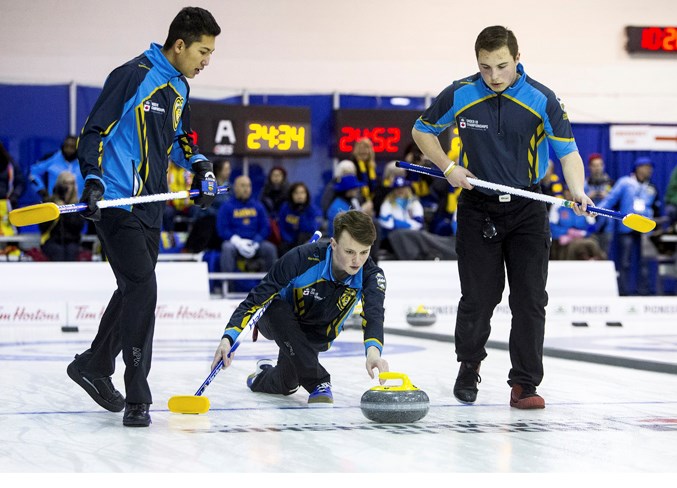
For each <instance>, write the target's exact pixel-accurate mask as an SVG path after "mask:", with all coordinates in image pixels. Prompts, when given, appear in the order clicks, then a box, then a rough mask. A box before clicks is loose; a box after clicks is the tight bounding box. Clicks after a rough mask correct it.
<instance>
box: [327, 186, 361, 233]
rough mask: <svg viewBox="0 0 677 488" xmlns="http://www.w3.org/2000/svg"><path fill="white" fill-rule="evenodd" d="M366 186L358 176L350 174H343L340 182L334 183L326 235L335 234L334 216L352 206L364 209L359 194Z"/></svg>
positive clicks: (356, 208) (328, 210)
mask: <svg viewBox="0 0 677 488" xmlns="http://www.w3.org/2000/svg"><path fill="white" fill-rule="evenodd" d="M364 186H365V183H363V182H362V181H360V180H359V179H358V178H357V176H355V175H353V174H348V175H345V176H342V177H341V179H340V180H338V182H336V183H335V184H334V200H333V201H332V202H331V205H329V208H328V209H327V232H326V235H325V237H333V236H334V225H333V222H334V218H335V217H336V216H337V215H338V214H339V213H340V212H346V211H348V210H350V209H351V208H352V209H353V210H362V205H361V204H360V201H359V198H358V196H359V195H360V190H361V189H362V187H364Z"/></svg>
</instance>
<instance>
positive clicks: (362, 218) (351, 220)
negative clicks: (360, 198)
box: [334, 210, 376, 246]
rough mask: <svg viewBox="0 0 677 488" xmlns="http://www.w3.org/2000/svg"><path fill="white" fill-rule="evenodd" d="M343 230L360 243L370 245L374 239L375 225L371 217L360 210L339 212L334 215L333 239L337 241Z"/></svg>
mask: <svg viewBox="0 0 677 488" xmlns="http://www.w3.org/2000/svg"><path fill="white" fill-rule="evenodd" d="M343 231H346V232H347V233H348V234H350V235H351V236H352V237H353V239H355V240H356V241H357V242H359V243H360V244H363V245H365V246H372V245H373V244H374V241H376V227H375V226H374V222H373V221H372V219H371V217H369V215H367V214H366V213H364V212H362V211H360V210H348V211H347V212H339V214H338V215H337V216H336V217H334V239H336V240H337V241H338V239H339V238H340V237H341V234H342V233H343Z"/></svg>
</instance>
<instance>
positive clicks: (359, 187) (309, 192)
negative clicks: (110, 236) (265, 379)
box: [0, 136, 677, 295]
mask: <svg viewBox="0 0 677 488" xmlns="http://www.w3.org/2000/svg"><path fill="white" fill-rule="evenodd" d="M75 144H76V138H75V137H73V136H68V137H67V138H66V139H65V140H64V142H63V144H62V146H61V148H60V150H58V151H56V152H55V153H53V154H51V155H48V156H46V157H45V158H43V159H42V160H40V161H38V162H36V163H35V164H34V165H33V166H32V167H31V168H30V173H29V175H28V177H27V178H26V179H27V181H24V178H22V175H21V171H17V165H16V163H15V162H14V161H13V160H12V158H11V156H10V155H9V154H8V152H7V151H6V150H5V148H4V147H2V146H1V145H0V235H2V236H4V237H5V238H4V242H3V243H2V246H0V247H2V250H1V251H0V252H2V253H3V254H5V255H6V256H7V255H10V253H15V254H16V253H18V252H19V250H18V248H17V247H16V246H11V245H10V244H11V243H9V242H8V240H7V237H8V236H11V235H13V234H15V233H16V229H13V228H12V226H11V225H10V224H9V222H8V220H7V214H8V213H9V211H11V210H12V208H16V206H17V199H18V197H19V196H20V195H21V192H22V191H23V188H24V187H25V185H32V187H33V189H34V190H35V191H36V193H37V194H38V195H39V196H40V198H41V199H42V200H43V201H45V202H47V201H53V202H55V203H57V204H65V203H75V202H77V201H78V199H79V195H80V193H81V191H82V186H81V185H82V177H81V176H80V172H79V171H78V166H77V160H76V159H75V158H74V154H75V153H74V151H75ZM455 150H456V151H457V150H458V148H456V149H454V146H453V145H452V149H451V151H450V157H453V156H454V154H453V152H454V151H455ZM404 159H405V160H406V161H408V162H412V163H416V164H423V165H430V163H428V162H427V161H426V160H425V159H424V158H423V156H422V154H421V152H420V151H419V150H418V148H417V147H416V146H415V145H412V146H411V147H410V148H409V150H408V151H407V154H406V156H405V158H404ZM553 167H554V165H552V162H549V171H548V172H547V173H546V177H545V178H543V180H542V181H541V190H542V191H543V193H545V194H548V195H552V196H555V197H559V198H564V199H569V198H570V197H569V196H568V189H567V188H566V187H565V186H564V184H563V182H562V180H561V179H560V177H559V176H558V175H557V174H556V173H555V172H554V171H553V170H552V168H553ZM232 171H233V168H232V166H231V162H230V161H229V160H228V159H224V158H217V159H215V160H214V172H215V174H216V177H217V180H218V183H219V185H220V186H229V187H230V191H229V192H228V193H224V194H221V195H219V197H217V201H216V202H215V203H214V204H213V205H212V206H211V207H210V208H209V209H207V210H201V209H200V208H199V207H197V206H195V205H193V202H192V201H191V200H190V199H185V200H181V201H179V200H176V201H170V202H167V204H166V207H165V211H164V219H163V240H162V244H161V245H162V247H163V248H164V249H161V251H165V252H181V253H193V254H198V253H207V254H208V255H209V259H205V260H207V261H208V263H209V266H210V270H211V271H222V272H236V271H254V272H266V271H267V270H268V269H270V267H271V266H272V264H273V262H274V261H275V260H276V259H277V258H278V257H280V256H282V255H283V254H285V253H287V252H289V250H291V249H293V248H294V247H296V246H298V245H299V244H302V243H304V242H306V241H307V240H308V239H309V238H310V236H311V235H312V234H313V232H315V231H316V230H320V231H321V232H322V233H323V236H324V239H329V238H331V236H332V230H333V229H332V221H333V218H334V217H335V216H336V215H337V214H338V213H339V212H342V211H345V210H348V209H358V210H361V211H362V212H365V213H366V214H368V215H369V216H370V217H371V218H372V219H373V220H374V223H375V224H376V228H377V230H378V238H377V242H376V243H375V245H374V246H373V248H372V258H373V259H375V260H376V261H379V260H384V259H400V260H432V259H455V258H456V254H455V230H456V220H455V214H456V205H457V201H458V196H459V193H460V191H461V189H459V188H452V187H450V186H449V185H448V184H447V182H446V181H444V180H443V179H438V178H432V177H429V176H425V175H420V174H417V173H409V172H406V171H405V170H403V169H401V168H399V167H397V166H396V165H395V161H390V162H387V163H383V164H377V162H376V159H375V157H374V151H373V146H372V143H371V141H369V140H368V139H363V140H360V141H358V142H357V143H356V145H355V150H354V151H353V155H352V157H351V158H349V159H345V160H342V161H339V162H338V163H337V164H335V166H334V169H333V173H332V175H331V177H330V179H329V180H328V181H326V182H324V184H323V185H322V186H321V187H318V188H310V187H309V186H308V184H307V182H304V181H289V180H288V175H287V171H286V170H285V168H284V167H283V166H282V165H276V166H274V167H272V169H271V170H270V171H269V172H268V174H267V177H266V179H265V182H263V185H262V187H260V188H253V187H252V181H251V180H250V179H249V178H248V177H247V176H245V175H243V176H239V177H238V178H236V179H235V180H234V181H231V174H232ZM652 171H653V164H652V162H651V160H649V159H648V158H639V159H637V160H636V161H635V164H634V166H633V168H632V171H631V172H630V173H629V174H628V175H625V176H623V177H621V178H619V179H618V181H613V180H612V179H611V178H610V177H609V175H608V173H607V172H606V169H605V164H604V160H603V158H602V156H601V154H596V153H595V154H591V155H590V156H589V157H588V165H587V169H586V176H587V179H586V182H587V189H586V191H587V193H588V195H589V196H590V197H591V199H592V200H593V201H594V202H595V205H597V206H599V207H602V208H609V209H613V210H617V211H619V212H621V213H637V214H640V215H643V216H646V217H648V218H652V219H657V220H659V224H660V225H659V228H658V230H657V232H659V233H675V222H676V221H677V210H676V209H677V169H676V170H674V171H673V172H672V175H671V178H670V182H669V184H668V187H667V188H666V189H665V195H664V199H663V198H662V196H661V195H660V193H659V191H658V189H657V188H656V186H655V185H654V184H653V183H651V176H652ZM190 186H191V174H190V173H189V172H186V171H185V170H183V169H182V168H180V167H178V166H174V165H170V170H169V171H168V187H169V191H179V190H185V189H189V188H190ZM663 201H664V202H665V209H664V210H663V209H662V208H661V202H663ZM548 207H549V209H548V210H549V213H550V224H551V233H552V247H551V256H550V257H551V259H552V260H565V259H569V260H583V259H613V260H614V262H615V263H616V268H617V271H618V274H619V292H620V293H621V295H635V294H650V293H652V291H653V290H652V287H651V285H650V283H649V279H648V276H649V272H648V262H649V259H648V257H647V255H646V249H647V245H648V246H651V245H652V242H653V243H654V244H655V242H656V241H655V240H654V241H651V240H648V239H649V238H648V237H647V236H646V235H642V234H639V233H638V232H634V231H632V230H631V229H629V228H627V227H626V226H624V225H622V223H620V222H619V221H617V220H614V219H608V218H603V217H597V218H595V217H583V216H577V215H575V213H574V212H573V211H572V210H571V209H569V208H567V207H566V206H559V205H549V206H548ZM36 227H37V226H36ZM35 230H36V231H37V232H39V233H40V237H41V238H40V245H39V248H38V250H33V252H32V254H31V257H32V258H33V259H44V260H58V261H61V260H63V261H72V260H83V259H91V256H92V252H91V251H92V249H88V248H87V247H86V246H85V245H84V244H83V242H82V240H81V238H80V237H81V236H82V235H86V234H87V233H88V229H87V225H86V223H85V221H84V220H82V219H79V218H78V217H77V216H76V214H71V215H69V216H66V215H64V216H61V217H60V218H59V219H58V220H56V221H54V222H51V223H47V224H43V225H41V226H39V227H38V228H37V229H35ZM179 236H180V237H179ZM649 257H650V256H649ZM631 275H633V276H635V275H636V279H634V280H631V279H630V276H631Z"/></svg>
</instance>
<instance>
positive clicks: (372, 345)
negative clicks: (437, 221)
mask: <svg viewBox="0 0 677 488" xmlns="http://www.w3.org/2000/svg"><path fill="white" fill-rule="evenodd" d="M334 229H335V234H334V237H333V238H332V239H331V241H330V243H329V244H327V243H324V244H320V243H311V244H304V245H302V246H298V247H296V248H294V249H292V250H291V251H289V252H287V253H286V254H285V255H284V256H282V257H281V258H280V259H279V260H278V261H277V262H276V263H275V265H274V266H273V267H272V269H271V270H270V272H268V274H267V275H266V276H265V278H264V279H263V280H262V281H261V283H260V284H259V285H258V286H256V287H255V288H254V289H252V290H251V292H250V293H249V295H248V296H247V298H246V299H245V300H244V301H243V302H242V303H240V305H239V306H238V307H237V309H236V310H235V312H234V313H233V315H232V316H231V318H230V320H229V321H228V325H227V326H226V329H225V331H224V334H223V337H222V339H221V342H220V343H219V346H218V348H217V349H216V354H215V355H214V362H213V364H212V369H213V368H215V367H216V365H217V364H218V362H219V361H220V360H223V363H224V367H228V366H229V365H230V364H231V362H232V357H228V352H229V351H230V348H231V346H232V345H233V344H234V343H235V341H236V340H237V338H238V336H239V335H240V333H241V332H242V330H243V329H244V328H245V327H247V326H248V324H249V321H250V320H251V319H252V316H254V314H256V313H257V311H259V310H260V309H261V308H262V307H267V308H266V309H265V312H264V313H263V315H262V316H261V319H260V320H259V321H258V324H257V326H258V328H259V330H260V331H261V333H262V334H263V335H264V337H266V338H268V339H272V340H274V341H275V342H276V344H277V345H278V346H279V347H280V351H279V354H278V359H277V365H273V362H272V361H270V360H268V359H264V360H261V361H259V362H258V363H257V368H256V372H255V373H253V374H252V375H250V376H249V378H248V379H247V385H248V386H249V388H250V389H251V390H252V391H255V392H262V393H273V394H281V395H290V394H292V393H295V392H296V390H298V388H299V386H301V387H303V388H304V389H305V390H306V391H308V393H309V394H310V396H309V397H308V404H309V405H310V406H331V405H332V404H333V396H332V392H331V377H330V375H329V373H328V372H327V370H326V369H324V367H323V366H322V365H321V364H320V361H319V353H320V352H322V351H326V350H327V349H329V347H330V346H331V343H332V342H333V341H334V339H336V337H338V335H339V334H340V333H341V330H342V329H343V324H344V322H345V320H346V318H347V317H349V316H350V314H351V313H352V311H353V309H354V308H355V305H356V304H357V303H358V302H359V301H360V300H361V301H362V329H363V332H364V348H365V354H366V357H367V360H366V368H367V372H368V373H369V375H370V376H371V377H372V378H373V377H374V372H373V370H374V368H376V369H378V370H379V372H384V371H388V363H387V362H386V361H385V360H384V359H382V358H381V352H382V350H383V316H384V309H383V302H384V299H385V291H386V281H385V276H384V275H383V270H381V268H379V267H378V266H377V265H376V264H375V263H374V261H373V260H372V259H371V258H370V257H369V252H370V250H371V245H372V244H373V242H374V240H375V239H376V228H375V227H374V223H373V221H372V219H371V217H369V216H368V215H366V214H365V213H363V212H360V211H358V210H349V211H347V212H342V213H340V214H339V215H337V216H336V218H335V220H334Z"/></svg>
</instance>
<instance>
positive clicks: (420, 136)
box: [412, 26, 592, 409]
mask: <svg viewBox="0 0 677 488" xmlns="http://www.w3.org/2000/svg"><path fill="white" fill-rule="evenodd" d="M475 56H476V59H477V66H478V68H479V71H478V72H477V73H475V74H474V75H471V76H468V77H466V78H463V79H460V80H457V81H454V82H453V83H452V84H451V85H449V86H448V87H447V88H445V89H444V90H443V91H442V92H441V93H440V94H439V96H438V97H437V98H436V99H435V101H434V102H433V104H432V105H431V106H430V107H428V108H427V109H426V111H425V112H424V113H423V114H422V115H421V117H420V118H419V119H418V120H417V121H416V124H415V126H414V128H413V130H412V136H413V138H414V141H415V142H416V143H417V144H418V146H419V147H420V148H421V150H422V151H423V153H424V154H425V155H426V156H427V157H428V158H429V159H430V160H431V161H432V162H433V163H435V165H436V166H437V167H438V168H440V169H441V170H442V171H443V172H444V175H445V176H446V178H447V180H448V181H449V183H450V184H451V185H452V186H453V187H462V188H464V189H465V191H463V192H461V196H460V198H459V202H458V212H457V234H456V251H457V253H458V270H459V277H460V281H461V290H462V294H463V296H462V297H461V300H460V302H459V306H458V313H457V315H456V329H455V347H456V358H457V360H458V361H459V362H460V363H461V365H460V368H459V373H458V376H457V378H456V382H455V385H454V396H455V397H456V399H457V400H458V401H459V402H461V403H467V404H472V403H474V402H475V400H476V399H477V384H478V383H479V381H480V376H479V369H480V363H481V362H482V360H483V359H484V358H485V357H486V356H487V352H486V348H485V346H486V343H487V340H488V338H489V334H490V331H491V317H492V315H493V312H494V308H495V307H496V306H497V305H498V304H499V303H500V301H501V298H502V294H503V288H504V287H505V282H506V274H507V278H508V281H509V283H510V309H511V312H512V326H511V333H510V343H509V349H510V359H511V361H512V368H511V369H510V371H509V373H508V384H509V385H510V386H511V391H510V406H511V407H514V408H520V409H533V408H544V407H545V400H544V399H543V398H542V397H541V396H540V395H538V393H537V392H536V387H537V386H538V385H539V384H540V382H541V380H542V379H543V340H544V333H545V306H546V304H547V302H548V294H547V292H546V289H545V287H546V280H547V276H548V257H549V248H550V229H549V224H548V216H547V213H546V207H545V204H544V203H543V202H541V201H538V200H534V199H527V198H522V197H514V196H512V195H511V194H505V195H501V194H498V193H497V192H494V191H491V190H485V189H483V188H479V187H478V188H474V187H473V185H471V184H470V182H469V181H468V177H471V178H479V179H481V180H486V181H489V182H492V183H498V184H502V185H506V186H510V187H514V188H520V189H525V190H531V191H536V192H538V191H540V189H539V186H540V185H539V182H540V181H541V180H542V179H543V177H544V176H545V174H546V170H547V167H548V156H549V144H550V145H552V147H553V149H554V151H555V154H556V155H557V157H558V158H559V160H560V162H561V163H562V169H563V174H564V178H565V180H566V183H567V185H568V187H569V189H570V190H571V194H572V199H573V200H574V201H576V202H578V203H579V204H581V205H580V206H577V207H576V208H575V209H574V211H575V213H576V214H577V215H581V214H582V213H583V212H584V211H585V209H586V206H587V205H591V204H592V200H590V198H588V196H587V195H586V194H585V190H584V186H585V179H584V168H583V161H582V160H581V156H580V154H579V153H578V148H577V146H576V141H575V140H574V136H573V132H572V130H571V124H570V122H569V117H568V115H567V113H566V111H565V110H564V106H563V105H562V104H561V102H560V101H559V100H558V98H557V97H556V95H555V94H554V92H553V91H552V90H550V89H549V88H547V87H546V86H544V85H542V84H541V83H538V82H537V81H535V80H533V79H532V78H530V77H529V76H528V75H527V74H526V72H525V71H524V67H523V66H522V64H521V63H520V62H519V61H520V54H519V47H518V44H517V39H516V37H515V35H514V33H513V32H512V31H510V30H509V29H506V28H505V27H503V26H490V27H487V28H485V29H483V30H482V32H480V34H479V35H478V36H477V39H476V41H475ZM452 125H455V126H456V127H457V128H458V131H459V137H460V139H461V146H460V153H459V156H458V159H457V160H452V159H451V158H449V156H448V155H447V154H446V153H445V152H444V151H443V150H442V147H441V145H440V142H439V140H438V139H437V136H438V135H439V134H441V133H442V131H443V130H444V129H446V128H447V127H449V126H452Z"/></svg>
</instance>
